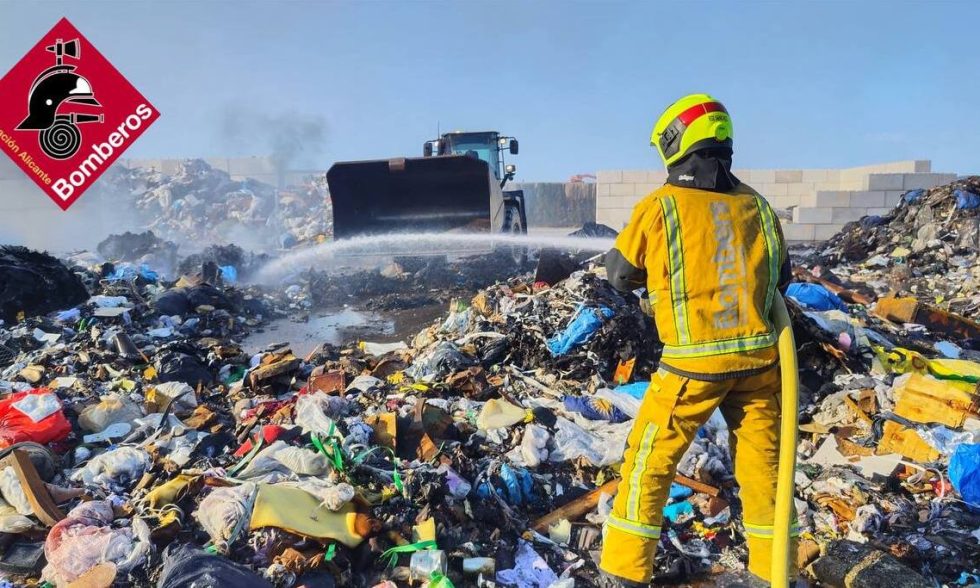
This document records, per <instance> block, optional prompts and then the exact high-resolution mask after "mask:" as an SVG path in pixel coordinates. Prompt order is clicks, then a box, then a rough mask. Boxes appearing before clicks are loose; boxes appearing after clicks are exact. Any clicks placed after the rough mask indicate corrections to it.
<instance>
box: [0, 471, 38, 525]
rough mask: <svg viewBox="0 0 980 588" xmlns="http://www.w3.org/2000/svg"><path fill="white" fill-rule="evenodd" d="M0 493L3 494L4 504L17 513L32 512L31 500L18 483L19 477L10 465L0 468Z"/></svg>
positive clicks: (25, 513) (29, 513) (31, 513)
mask: <svg viewBox="0 0 980 588" xmlns="http://www.w3.org/2000/svg"><path fill="white" fill-rule="evenodd" d="M0 494H2V495H3V500H4V504H5V505H7V506H8V507H11V508H12V509H13V510H14V512H16V513H17V514H21V515H33V514H34V509H33V508H32V507H31V501H30V500H29V499H28V498H27V494H26V493H25V492H24V487H23V486H21V484H20V478H18V477H17V472H16V471H15V470H14V468H13V467H12V466H7V467H5V468H3V470H0Z"/></svg>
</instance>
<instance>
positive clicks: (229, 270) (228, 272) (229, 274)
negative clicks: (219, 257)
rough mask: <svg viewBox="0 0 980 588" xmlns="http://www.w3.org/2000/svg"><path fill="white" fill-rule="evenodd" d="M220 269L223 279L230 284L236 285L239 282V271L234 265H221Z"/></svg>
mask: <svg viewBox="0 0 980 588" xmlns="http://www.w3.org/2000/svg"><path fill="white" fill-rule="evenodd" d="M218 269H219V270H221V279H222V280H224V281H225V282H226V283H228V284H234V283H235V282H237V281H238V270H237V269H235V266H233V265H220V266H218Z"/></svg>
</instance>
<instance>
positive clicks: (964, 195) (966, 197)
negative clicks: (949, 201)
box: [953, 190, 980, 210]
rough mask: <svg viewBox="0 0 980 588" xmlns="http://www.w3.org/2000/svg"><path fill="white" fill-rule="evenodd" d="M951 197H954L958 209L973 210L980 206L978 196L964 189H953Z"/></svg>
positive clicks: (979, 197)
mask: <svg viewBox="0 0 980 588" xmlns="http://www.w3.org/2000/svg"><path fill="white" fill-rule="evenodd" d="M953 197H954V198H956V208H957V209H958V210H973V209H974V208H978V207H980V196H978V195H977V194H974V193H973V192H968V191H966V190H953Z"/></svg>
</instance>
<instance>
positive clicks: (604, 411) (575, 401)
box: [563, 396, 630, 423]
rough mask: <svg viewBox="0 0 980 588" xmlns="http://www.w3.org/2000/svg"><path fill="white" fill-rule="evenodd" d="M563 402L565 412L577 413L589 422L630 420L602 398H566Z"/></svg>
mask: <svg viewBox="0 0 980 588" xmlns="http://www.w3.org/2000/svg"><path fill="white" fill-rule="evenodd" d="M563 402H564V404H565V408H566V409H567V410H570V411H573V412H577V413H579V414H581V415H582V416H584V417H585V418H587V419H589V420H593V421H609V422H611V423H622V422H626V421H628V420H630V417H629V415H627V414H626V413H624V412H623V411H621V410H619V409H618V408H617V407H616V405H614V404H613V403H611V402H609V401H608V400H605V399H603V398H595V397H589V396H566V397H565V398H564V399H563Z"/></svg>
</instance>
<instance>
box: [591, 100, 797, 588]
mask: <svg viewBox="0 0 980 588" xmlns="http://www.w3.org/2000/svg"><path fill="white" fill-rule="evenodd" d="M651 143H652V144H653V146H655V147H656V148H657V150H658V151H659V153H660V155H661V157H662V158H663V160H664V163H665V164H666V166H667V172H668V173H667V183H666V184H665V185H664V186H662V187H661V188H658V189H657V190H655V191H654V192H653V193H651V194H650V195H648V196H646V197H645V198H644V199H643V200H641V201H640V202H639V203H638V204H637V205H636V208H635V209H634V210H633V214H632V217H631V218H630V221H629V223H628V224H627V225H626V227H625V228H624V229H623V231H622V233H620V234H619V237H618V238H617V239H616V244H615V247H614V248H613V249H612V250H611V251H610V252H609V253H608V254H607V255H606V260H605V261H606V269H607V273H608V278H609V281H610V282H611V283H612V285H613V286H614V287H616V288H617V289H618V290H620V291H623V292H629V291H634V290H637V289H641V288H646V291H647V293H648V295H649V299H650V300H649V303H650V308H651V309H652V312H653V316H654V321H655V323H656V326H657V330H658V332H659V336H660V339H661V341H662V342H663V343H664V350H663V356H662V359H661V362H660V367H659V369H658V371H657V372H656V373H655V374H654V376H653V377H652V379H651V382H650V387H649V389H648V390H647V393H646V395H645V396H644V399H643V403H642V405H641V407H640V411H639V414H638V415H637V417H636V420H635V422H634V423H633V428H632V430H631V432H630V434H629V438H628V441H627V449H626V453H625V455H624V456H623V466H622V470H621V480H620V483H619V490H618V492H617V494H616V498H615V500H614V502H613V509H612V513H611V514H610V515H609V518H608V519H607V521H606V525H605V529H604V535H603V536H604V539H603V546H602V558H601V561H600V565H599V568H600V571H601V572H602V574H603V575H604V576H605V578H606V579H607V582H608V583H611V584H613V585H619V586H646V585H648V584H649V582H650V580H651V577H652V576H653V573H654V556H655V554H656V549H657V543H658V541H659V540H660V536H661V533H662V532H663V516H662V510H663V507H664V504H665V503H666V500H667V495H668V492H669V490H670V484H671V482H672V481H673V479H674V475H675V473H676V470H677V464H678V462H679V461H680V460H681V457H682V456H683V455H684V453H685V451H687V448H688V446H689V445H690V444H691V441H692V440H693V439H694V437H695V435H696V434H697V431H698V428H699V427H701V425H703V424H704V423H705V422H706V421H707V420H708V418H709V417H710V416H711V414H712V413H713V412H714V411H715V410H716V409H720V411H721V414H722V416H724V418H725V420H726V422H727V423H728V427H729V431H730V441H731V449H732V453H733V456H732V457H733V463H734V466H735V477H736V481H737V482H738V484H739V488H740V491H739V496H740V498H741V501H742V507H743V525H744V527H745V535H746V541H747V543H748V548H749V566H748V568H749V571H750V572H752V573H753V574H754V575H756V576H758V577H760V578H762V579H764V580H768V579H769V573H770V572H769V571H770V558H771V542H772V535H773V518H774V507H775V496H776V470H777V465H778V457H779V423H780V418H779V415H780V412H779V400H780V373H779V369H778V365H777V364H778V354H777V350H776V339H777V337H776V331H775V328H774V326H773V323H772V319H771V318H770V311H771V308H772V304H773V299H774V297H775V296H779V295H780V294H779V290H781V289H783V288H785V286H786V285H788V283H789V279H790V267H789V260H788V257H787V253H786V247H785V244H784V240H783V235H782V230H781V228H780V225H779V220H778V219H777V218H776V215H775V214H774V213H773V210H772V208H771V207H770V206H769V203H768V202H766V200H765V199H764V198H762V196H760V195H759V194H758V193H757V192H756V191H755V190H753V189H752V188H750V187H749V186H747V185H745V184H743V183H742V182H740V181H739V180H738V179H737V178H736V177H735V176H734V175H733V174H732V171H731V165H732V121H731V118H730V117H729V115H728V111H727V110H726V109H725V107H724V106H723V105H722V104H721V102H718V101H717V100H715V99H714V98H712V97H711V96H709V95H707V94H693V95H690V96H686V97H684V98H681V99H680V100H678V101H677V102H675V103H674V104H672V105H671V106H670V107H669V108H667V110H666V111H665V112H664V114H663V115H662V116H661V117H660V119H659V120H658V121H657V123H656V126H655V127H654V130H653V136H652V137H651ZM794 534H795V533H794ZM793 553H795V550H793Z"/></svg>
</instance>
